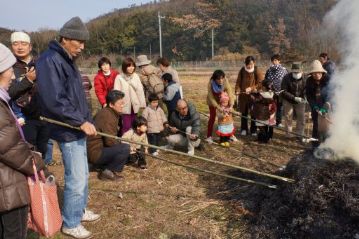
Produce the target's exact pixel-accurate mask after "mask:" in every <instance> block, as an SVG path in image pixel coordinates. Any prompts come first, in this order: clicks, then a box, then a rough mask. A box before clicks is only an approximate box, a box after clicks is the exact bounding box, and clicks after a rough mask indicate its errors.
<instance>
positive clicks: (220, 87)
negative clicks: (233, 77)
mask: <svg viewBox="0 0 359 239" xmlns="http://www.w3.org/2000/svg"><path fill="white" fill-rule="evenodd" d="M211 85H212V90H213V92H214V93H216V94H219V93H221V92H222V91H223V90H224V84H223V85H218V84H217V83H216V81H214V80H212V82H211Z"/></svg>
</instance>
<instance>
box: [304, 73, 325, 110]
mask: <svg viewBox="0 0 359 239" xmlns="http://www.w3.org/2000/svg"><path fill="white" fill-rule="evenodd" d="M329 93H330V91H329V77H328V75H327V74H323V77H322V79H321V80H320V82H319V84H317V82H316V81H315V80H314V79H313V77H311V76H310V77H309V78H308V79H307V84H306V95H307V100H308V102H309V105H310V107H311V108H312V109H314V107H322V106H323V105H324V103H325V102H327V101H329V100H330V99H329Z"/></svg>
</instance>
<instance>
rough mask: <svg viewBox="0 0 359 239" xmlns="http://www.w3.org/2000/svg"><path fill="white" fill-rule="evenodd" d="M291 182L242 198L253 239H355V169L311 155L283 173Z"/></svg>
mask: <svg viewBox="0 0 359 239" xmlns="http://www.w3.org/2000/svg"><path fill="white" fill-rule="evenodd" d="M282 175H283V176H285V177H290V178H293V179H294V180H295V183H293V184H288V183H285V184H282V185H280V187H279V188H278V189H277V190H273V191H263V189H261V188H258V187H253V188H252V190H249V191H246V192H243V194H244V195H242V199H243V198H244V206H245V207H246V208H247V209H248V210H249V211H251V212H252V213H253V214H250V216H249V218H248V219H249V221H250V225H251V226H250V230H251V234H252V235H253V238H315V239H319V238H326V239H328V238H341V239H343V238H359V165H358V164H357V163H356V162H355V161H353V160H350V159H343V160H325V159H318V158H315V157H314V156H313V153H312V152H307V153H305V154H303V155H300V156H297V157H295V158H293V159H292V160H291V161H290V162H289V163H288V165H287V167H286V169H285V170H284V171H283V172H282Z"/></svg>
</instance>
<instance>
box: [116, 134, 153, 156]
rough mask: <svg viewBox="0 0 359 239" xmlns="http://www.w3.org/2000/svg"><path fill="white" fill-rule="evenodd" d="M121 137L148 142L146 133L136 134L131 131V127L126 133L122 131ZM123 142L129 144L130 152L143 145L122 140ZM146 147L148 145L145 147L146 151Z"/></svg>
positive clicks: (132, 152) (134, 151) (133, 152)
mask: <svg viewBox="0 0 359 239" xmlns="http://www.w3.org/2000/svg"><path fill="white" fill-rule="evenodd" d="M122 138H124V139H129V140H132V141H135V142H139V143H143V144H148V140H147V135H146V133H144V134H142V135H138V134H136V133H135V132H134V131H133V129H129V130H128V131H127V132H126V133H124V134H123V135H122ZM124 143H126V144H129V145H130V154H135V153H136V150H139V149H141V147H143V146H141V145H139V144H131V143H127V142H124ZM147 149H148V147H145V150H146V151H147Z"/></svg>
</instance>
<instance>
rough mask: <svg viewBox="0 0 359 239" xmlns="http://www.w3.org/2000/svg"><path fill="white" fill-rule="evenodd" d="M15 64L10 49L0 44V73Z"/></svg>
mask: <svg viewBox="0 0 359 239" xmlns="http://www.w3.org/2000/svg"><path fill="white" fill-rule="evenodd" d="M15 62H16V58H15V56H14V55H13V54H12V52H11V51H10V49H9V48H7V47H6V46H5V45H3V44H2V43H0V73H2V72H4V71H5V70H7V69H9V68H10V67H12V66H13V65H14V64H15Z"/></svg>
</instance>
